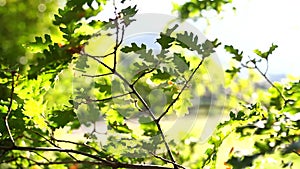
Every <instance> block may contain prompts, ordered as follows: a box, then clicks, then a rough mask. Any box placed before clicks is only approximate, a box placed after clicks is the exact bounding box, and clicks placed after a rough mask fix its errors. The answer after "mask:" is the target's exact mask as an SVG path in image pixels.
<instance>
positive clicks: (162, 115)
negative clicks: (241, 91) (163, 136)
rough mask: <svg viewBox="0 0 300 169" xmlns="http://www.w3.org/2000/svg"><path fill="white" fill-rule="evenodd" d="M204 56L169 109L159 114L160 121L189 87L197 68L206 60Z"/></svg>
mask: <svg viewBox="0 0 300 169" xmlns="http://www.w3.org/2000/svg"><path fill="white" fill-rule="evenodd" d="M204 59H205V58H203V59H202V60H201V61H200V63H199V64H198V66H197V67H196V68H195V70H194V71H193V72H192V74H191V76H190V77H189V78H188V80H187V81H186V82H185V84H184V86H183V87H182V89H181V90H180V92H179V93H178V95H177V97H176V98H175V99H174V100H173V101H172V102H171V103H170V105H169V106H168V107H167V109H166V110H165V111H164V112H163V113H162V114H161V115H160V116H159V118H158V119H157V121H160V120H161V119H162V118H163V117H164V116H165V115H166V114H167V113H168V112H169V110H170V108H171V107H172V106H173V105H174V104H175V102H176V101H177V100H178V99H179V97H180V95H181V94H182V92H183V91H184V90H185V89H186V88H187V86H188V84H189V82H190V81H191V80H192V78H193V77H194V75H195V73H196V72H197V70H198V69H199V68H200V66H201V65H202V64H203V62H204Z"/></svg>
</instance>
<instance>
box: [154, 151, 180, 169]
mask: <svg viewBox="0 0 300 169" xmlns="http://www.w3.org/2000/svg"><path fill="white" fill-rule="evenodd" d="M150 154H152V155H153V156H154V157H155V158H158V159H160V160H162V161H164V162H166V163H171V164H173V165H176V166H177V167H179V168H184V169H185V167H184V166H182V165H180V164H177V163H174V162H172V161H170V160H168V159H165V158H163V157H160V156H158V155H156V154H154V153H152V152H150Z"/></svg>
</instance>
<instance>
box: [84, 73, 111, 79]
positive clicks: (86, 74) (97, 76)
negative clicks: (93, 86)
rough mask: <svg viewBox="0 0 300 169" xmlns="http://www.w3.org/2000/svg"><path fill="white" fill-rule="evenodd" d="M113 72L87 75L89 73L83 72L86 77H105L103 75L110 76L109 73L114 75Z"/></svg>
mask: <svg viewBox="0 0 300 169" xmlns="http://www.w3.org/2000/svg"><path fill="white" fill-rule="evenodd" d="M112 74H113V73H105V74H101V75H87V74H82V76H84V77H91V78H95V77H103V76H108V75H112Z"/></svg>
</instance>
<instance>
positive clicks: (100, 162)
mask: <svg viewBox="0 0 300 169" xmlns="http://www.w3.org/2000/svg"><path fill="white" fill-rule="evenodd" d="M0 150H8V151H12V150H20V151H47V152H65V153H67V152H69V153H74V154H79V155H83V156H86V157H89V158H91V159H94V160H97V161H94V162H93V161H61V162H37V161H34V162H36V164H38V165H54V164H67V163H73V164H75V163H91V164H95V165H101V166H109V167H113V168H144V169H154V168H157V169H171V168H169V167H163V166H157V165H150V164H149V165H148V164H126V163H121V162H117V161H108V160H105V159H103V158H101V157H99V156H96V155H91V154H89V153H85V152H81V151H78V150H73V149H61V148H48V147H19V146H12V147H6V146H0ZM19 158H23V157H19ZM27 159H28V158H27Z"/></svg>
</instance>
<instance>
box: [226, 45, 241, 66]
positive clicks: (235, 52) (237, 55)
mask: <svg viewBox="0 0 300 169" xmlns="http://www.w3.org/2000/svg"><path fill="white" fill-rule="evenodd" d="M224 48H225V50H226V51H227V52H229V53H231V54H233V55H234V57H233V59H235V60H236V61H238V62H241V61H242V59H243V51H241V52H239V50H238V49H235V48H234V47H233V46H232V45H230V46H228V45H225V47H224Z"/></svg>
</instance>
